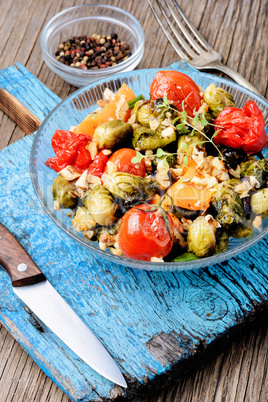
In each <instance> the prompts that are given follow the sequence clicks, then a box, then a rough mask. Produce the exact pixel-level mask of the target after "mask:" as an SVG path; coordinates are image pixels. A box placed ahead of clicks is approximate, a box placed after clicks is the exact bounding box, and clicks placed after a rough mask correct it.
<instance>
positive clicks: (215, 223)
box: [205, 215, 221, 229]
mask: <svg viewBox="0 0 268 402" xmlns="http://www.w3.org/2000/svg"><path fill="white" fill-rule="evenodd" d="M205 220H206V221H207V222H208V223H209V224H210V225H211V226H213V227H214V229H217V228H220V227H221V225H220V224H219V222H218V221H216V220H215V219H214V218H213V216H212V215H206V216H205Z"/></svg>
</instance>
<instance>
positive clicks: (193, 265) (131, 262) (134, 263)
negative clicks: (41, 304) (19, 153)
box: [30, 62, 268, 271]
mask: <svg viewBox="0 0 268 402" xmlns="http://www.w3.org/2000/svg"><path fill="white" fill-rule="evenodd" d="M175 64H176V63H174V65H175ZM185 64H186V65H187V64H188V63H187V62H185ZM190 68H191V70H192V71H193V72H195V73H196V74H197V75H200V76H201V77H202V76H204V77H209V78H211V79H214V80H218V81H219V82H220V83H223V84H226V85H229V86H230V85H231V87H233V88H234V89H237V90H239V91H242V92H243V93H246V94H247V95H250V96H251V97H253V98H255V99H256V100H258V101H259V102H261V103H262V104H263V105H264V106H265V107H266V108H267V109H268V102H267V101H266V100H265V99H264V98H261V97H260V96H258V95H256V94H255V93H253V92H251V91H250V90H248V89H246V88H244V87H242V86H240V85H238V84H236V83H235V82H232V81H230V80H227V79H225V78H222V77H219V76H215V75H212V74H208V73H201V72H200V71H198V70H196V69H194V68H192V67H190ZM166 69H174V68H173V65H172V64H171V65H170V66H168V67H164V68H149V69H141V70H135V71H129V72H125V73H119V74H115V75H113V76H112V77H108V79H107V78H103V79H101V80H98V81H95V82H93V83H91V84H89V85H87V86H85V87H82V88H79V89H77V90H76V91H74V92H73V93H72V94H70V95H69V96H68V97H66V98H65V99H63V100H62V101H61V102H60V103H58V105H56V106H55V107H54V108H53V109H52V110H51V112H50V113H49V114H48V115H47V116H46V117H45V119H44V121H43V122H42V124H41V126H40V127H39V129H38V130H37V132H36V134H35V137H34V141H33V144H32V149H31V154H30V176H31V180H32V184H33V187H34V190H35V193H36V195H37V198H38V200H39V202H40V204H41V205H42V206H43V207H44V209H45V212H46V214H47V215H48V216H49V217H50V219H52V221H53V222H55V223H56V225H57V226H59V227H60V228H61V229H62V230H63V231H64V232H65V233H67V234H68V235H69V236H71V237H72V238H73V239H75V240H76V241H78V242H79V243H80V244H81V245H83V246H84V247H86V248H88V249H89V250H90V251H91V252H96V253H97V254H98V255H99V256H101V257H103V258H105V259H106V260H107V259H108V260H112V261H113V262H114V263H118V264H120V265H124V266H129V267H132V268H137V269H144V270H148V271H186V270H188V269H198V268H205V267H208V266H211V265H215V264H217V263H221V262H223V261H226V260H229V259H230V258H232V257H234V256H236V255H238V254H240V253H242V252H244V251H246V250H248V249H249V248H250V247H252V246H253V245H255V244H256V243H258V242H259V241H260V240H261V239H263V238H264V237H265V236H266V235H267V234H268V226H267V227H266V228H265V229H264V230H263V231H262V232H260V233H259V234H257V235H256V236H255V237H253V238H252V239H250V240H248V241H247V242H246V243H244V244H242V245H240V246H237V247H235V248H234V249H233V250H228V249H227V250H225V251H223V252H221V253H219V254H214V255H212V256H209V257H205V258H200V259H198V260H192V261H182V262H173V261H172V262H165V261H164V262H152V261H142V260H135V259H130V258H127V257H122V256H117V255H114V254H112V253H108V252H107V251H103V250H101V249H100V248H99V247H97V246H96V245H94V244H91V243H92V242H90V240H87V241H86V240H85V239H83V238H80V237H79V236H77V235H76V234H75V233H73V232H72V231H70V230H69V229H68V228H67V227H65V226H64V225H63V224H62V223H61V221H60V220H59V219H58V218H57V217H56V216H55V215H53V214H52V213H51V212H50V211H49V210H48V208H47V207H46V205H45V204H44V203H43V199H42V196H41V194H40V193H39V189H38V186H37V183H36V182H35V180H34V176H35V169H34V163H33V162H34V155H35V150H36V148H37V146H38V138H39V137H40V136H41V133H42V130H43V127H44V126H45V125H46V123H47V121H48V120H49V119H50V117H51V115H52V114H53V113H54V112H55V111H56V110H57V108H60V107H61V106H62V105H63V104H65V103H68V102H69V101H70V100H71V99H72V98H75V97H76V96H77V95H79V94H81V92H84V91H86V90H89V89H91V87H94V86H96V85H101V84H103V83H107V84H108V82H109V81H115V80H116V79H118V78H120V77H126V76H132V75H133V74H134V75H138V74H144V72H146V71H147V72H148V71H151V72H157V71H160V70H166ZM182 72H184V73H185V74H188V73H189V72H188V73H187V71H182ZM216 259H217V260H218V261H216ZM142 265H144V267H141V266H142ZM146 266H147V267H146ZM154 267H155V268H154Z"/></svg>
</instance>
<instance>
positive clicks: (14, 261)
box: [0, 223, 46, 287]
mask: <svg viewBox="0 0 268 402" xmlns="http://www.w3.org/2000/svg"><path fill="white" fill-rule="evenodd" d="M0 264H1V265H2V267H3V268H4V269H5V270H6V272H7V273H8V275H9V276H10V279H11V282H12V285H13V286H14V287H19V286H27V285H33V284H35V283H38V282H42V281H44V280H45V279H46V278H45V276H44V274H42V272H41V271H40V269H39V268H38V267H37V266H36V265H35V263H34V262H33V260H32V259H31V257H30V256H29V254H28V253H27V252H26V251H25V249H24V248H23V247H22V246H21V244H20V243H19V242H18V240H16V239H15V237H14V236H13V235H12V234H11V233H10V231H9V230H8V229H7V228H6V227H5V226H3V225H2V224H1V223H0Z"/></svg>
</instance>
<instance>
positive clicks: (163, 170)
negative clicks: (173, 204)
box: [155, 161, 171, 190]
mask: <svg viewBox="0 0 268 402" xmlns="http://www.w3.org/2000/svg"><path fill="white" fill-rule="evenodd" d="M168 171H169V166H168V163H167V167H164V166H163V161H160V162H159V163H158V165H157V172H156V175H155V179H156V180H157V181H158V183H159V185H160V188H161V189H162V190H166V189H167V188H168V187H169V186H170V184H171V183H170V181H169V175H168Z"/></svg>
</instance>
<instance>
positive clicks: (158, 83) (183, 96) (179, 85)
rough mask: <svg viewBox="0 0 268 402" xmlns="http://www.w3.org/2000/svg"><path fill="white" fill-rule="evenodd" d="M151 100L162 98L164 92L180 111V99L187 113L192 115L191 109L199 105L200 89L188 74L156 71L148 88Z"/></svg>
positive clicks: (195, 108) (196, 108)
mask: <svg viewBox="0 0 268 402" xmlns="http://www.w3.org/2000/svg"><path fill="white" fill-rule="evenodd" d="M150 94H151V98H152V100H155V99H158V98H162V97H163V96H164V95H165V94H166V96H167V98H168V100H169V101H173V102H174V106H176V107H177V109H178V110H179V111H180V112H181V111H182V101H184V109H185V110H186V112H187V114H188V115H189V116H191V117H193V111H194V110H195V111H197V110H198V109H199V108H200V106H201V96H200V89H199V88H198V86H197V85H196V84H195V83H194V81H193V80H192V79H191V78H190V77H188V75H186V74H183V73H180V72H179V71H174V70H167V71H158V73H157V74H156V76H155V78H154V80H153V82H152V84H151V88H150Z"/></svg>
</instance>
